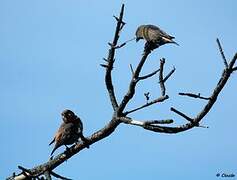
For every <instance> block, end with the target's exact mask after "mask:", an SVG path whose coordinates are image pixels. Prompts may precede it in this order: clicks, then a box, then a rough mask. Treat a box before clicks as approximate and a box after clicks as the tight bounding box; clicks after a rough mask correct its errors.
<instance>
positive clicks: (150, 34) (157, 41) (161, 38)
mask: <svg viewBox="0 0 237 180" xmlns="http://www.w3.org/2000/svg"><path fill="white" fill-rule="evenodd" d="M174 38H175V37H173V36H171V35H169V34H167V33H166V32H164V31H163V30H161V29H160V28H159V27H157V26H155V25H150V24H149V25H141V26H139V27H138V28H137V30H136V41H137V42H138V41H139V40H140V39H145V40H146V41H147V42H148V43H149V44H152V45H153V46H155V48H157V47H160V46H162V45H164V44H167V43H174V44H176V45H179V44H178V43H176V42H175V41H174V40H173V39H174Z"/></svg>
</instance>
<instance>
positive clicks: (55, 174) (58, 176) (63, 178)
mask: <svg viewBox="0 0 237 180" xmlns="http://www.w3.org/2000/svg"><path fill="white" fill-rule="evenodd" d="M51 175H52V176H54V177H56V178H58V179H62V180H72V179H69V178H66V177H63V176H60V175H59V174H57V173H55V172H53V171H51Z"/></svg>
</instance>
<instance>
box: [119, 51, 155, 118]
mask: <svg viewBox="0 0 237 180" xmlns="http://www.w3.org/2000/svg"><path fill="white" fill-rule="evenodd" d="M150 53H151V51H150V50H149V49H146V48H144V53H143V56H142V58H141V60H140V62H139V64H138V65H137V68H136V69H135V71H134V74H133V77H132V79H131V81H130V84H129V88H128V92H127V93H126V95H125V96H124V97H123V100H122V102H121V103H120V105H119V107H118V109H117V114H118V115H119V116H120V115H121V116H122V114H123V110H124V108H125V107H126V105H127V103H128V102H129V101H130V100H131V99H132V97H133V96H134V94H135V87H136V84H137V82H138V77H139V74H140V72H141V69H142V67H143V65H144V63H145V61H146V59H147V57H148V55H149V54H150Z"/></svg>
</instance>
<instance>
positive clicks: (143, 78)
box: [138, 69, 160, 80]
mask: <svg viewBox="0 0 237 180" xmlns="http://www.w3.org/2000/svg"><path fill="white" fill-rule="evenodd" d="M159 71H160V69H157V70H155V71H153V72H151V73H149V74H147V75H145V76H140V77H138V80H145V79H147V78H150V77H152V76H154V75H155V74H156V73H158V72H159Z"/></svg>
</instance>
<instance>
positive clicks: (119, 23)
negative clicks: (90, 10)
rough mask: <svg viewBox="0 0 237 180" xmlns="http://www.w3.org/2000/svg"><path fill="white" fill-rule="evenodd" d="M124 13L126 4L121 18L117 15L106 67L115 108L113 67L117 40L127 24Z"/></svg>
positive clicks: (108, 86) (107, 79)
mask: <svg viewBox="0 0 237 180" xmlns="http://www.w3.org/2000/svg"><path fill="white" fill-rule="evenodd" d="M123 13H124V4H123V5H122V8H121V11H120V15H119V18H117V17H116V18H115V19H116V20H117V26H116V30H115V34H114V40H113V43H112V44H111V48H110V49H109V53H108V57H107V61H108V67H107V68H106V74H105V84H106V88H107V90H108V93H109V97H110V101H111V104H112V106H113V109H114V110H116V109H117V107H118V103H117V100H116V97H115V93H114V87H113V83H112V76H111V72H112V69H113V64H114V56H115V50H116V46H117V42H118V39H119V33H120V31H121V29H122V27H123V25H124V24H125V23H124V22H123Z"/></svg>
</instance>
